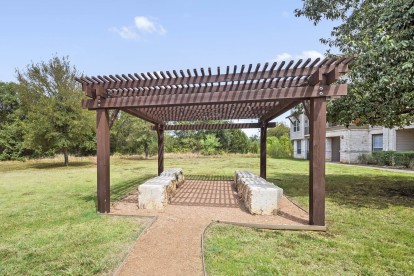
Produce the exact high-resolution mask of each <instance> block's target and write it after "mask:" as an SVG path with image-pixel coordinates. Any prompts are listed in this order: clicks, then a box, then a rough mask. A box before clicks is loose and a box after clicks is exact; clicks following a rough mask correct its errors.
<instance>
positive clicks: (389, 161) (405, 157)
mask: <svg viewBox="0 0 414 276" xmlns="http://www.w3.org/2000/svg"><path fill="white" fill-rule="evenodd" d="M371 158H372V160H370V159H371ZM358 160H359V161H360V162H361V163H363V164H364V162H366V163H365V164H377V165H380V166H404V167H407V168H412V167H414V166H413V165H414V151H378V152H373V153H372V155H371V156H369V155H364V154H363V155H361V156H360V157H359V158H358ZM370 162H372V163H370Z"/></svg>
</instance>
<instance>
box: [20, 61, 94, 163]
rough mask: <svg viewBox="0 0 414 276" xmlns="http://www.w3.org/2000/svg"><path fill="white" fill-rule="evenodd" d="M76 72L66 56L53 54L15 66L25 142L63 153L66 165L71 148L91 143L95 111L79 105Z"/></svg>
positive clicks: (32, 146)
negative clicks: (50, 56) (17, 68)
mask: <svg viewBox="0 0 414 276" xmlns="http://www.w3.org/2000/svg"><path fill="white" fill-rule="evenodd" d="M77 76H79V73H78V71H77V70H76V68H75V67H74V66H71V64H70V62H69V60H68V58H67V57H62V58H59V57H57V56H55V57H53V58H51V59H50V60H49V61H47V62H44V61H42V62H39V63H32V64H29V65H28V66H27V67H26V68H25V70H17V79H18V82H19V83H18V86H17V90H18V93H19V99H20V101H21V110H22V112H23V113H24V114H25V116H26V120H25V121H24V146H25V147H27V148H29V149H32V150H35V151H38V152H49V153H63V155H64V164H65V165H68V164H69V158H68V155H69V153H70V152H75V151H76V150H78V149H80V148H88V147H93V146H94V143H93V139H94V129H95V126H94V125H95V123H94V114H93V112H88V111H87V110H84V109H82V107H81V99H82V97H83V95H82V91H81V89H80V87H79V84H77V83H76V82H75V77H77ZM91 141H92V142H91Z"/></svg>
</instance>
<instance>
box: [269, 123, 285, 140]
mask: <svg viewBox="0 0 414 276" xmlns="http://www.w3.org/2000/svg"><path fill="white" fill-rule="evenodd" d="M267 136H275V137H277V138H278V139H280V138H281V137H282V136H287V137H289V136H290V128H289V127H288V126H287V125H286V124H284V123H276V126H275V127H272V128H269V129H268V130H267Z"/></svg>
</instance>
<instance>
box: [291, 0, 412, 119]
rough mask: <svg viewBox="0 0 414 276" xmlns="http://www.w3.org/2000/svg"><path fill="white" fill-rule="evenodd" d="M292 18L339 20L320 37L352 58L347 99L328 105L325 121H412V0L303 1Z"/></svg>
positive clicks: (315, 20) (317, 20) (315, 21)
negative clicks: (327, 33)
mask: <svg viewBox="0 0 414 276" xmlns="http://www.w3.org/2000/svg"><path fill="white" fill-rule="evenodd" d="M303 2H304V3H303V7H302V8H301V9H297V10H295V14H296V16H305V17H307V18H308V19H310V20H311V21H313V23H314V24H315V25H316V24H317V23H318V22H320V21H321V20H322V19H328V20H341V21H342V22H341V23H340V24H339V26H337V27H335V28H333V30H332V33H331V34H332V38H329V39H321V41H322V42H323V43H325V44H327V45H329V46H331V47H337V48H339V50H340V51H341V52H342V53H343V54H346V55H356V60H355V61H353V63H352V64H351V66H350V69H351V70H350V72H349V73H348V78H347V81H348V82H349V83H350V87H349V92H348V96H346V97H342V98H341V99H338V100H335V101H332V102H331V103H330V105H329V106H328V118H329V120H330V121H335V122H338V123H341V124H345V125H349V124H351V123H357V124H370V125H381V126H385V127H394V126H404V125H408V124H410V123H412V122H413V121H414V78H413V75H414V42H413V37H414V0H394V1H389V0H366V1H363V0H334V1H321V0H304V1H303Z"/></svg>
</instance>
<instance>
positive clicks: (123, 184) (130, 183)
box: [81, 174, 154, 207]
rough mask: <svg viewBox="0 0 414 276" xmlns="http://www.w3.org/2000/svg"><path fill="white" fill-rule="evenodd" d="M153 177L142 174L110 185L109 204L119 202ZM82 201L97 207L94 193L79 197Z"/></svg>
mask: <svg viewBox="0 0 414 276" xmlns="http://www.w3.org/2000/svg"><path fill="white" fill-rule="evenodd" d="M151 177H154V175H152V174H144V175H140V176H139V177H136V178H133V179H128V180H123V181H117V182H116V183H111V202H115V201H119V200H121V199H122V198H124V197H125V196H126V195H128V194H129V193H131V192H132V191H133V190H135V189H137V187H138V185H140V184H142V183H144V182H145V181H146V180H148V179H150V178H151ZM81 199H82V200H84V201H92V200H93V201H94V203H95V207H97V206H98V199H97V195H96V193H93V194H89V195H86V196H82V197H81Z"/></svg>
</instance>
